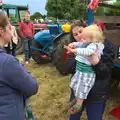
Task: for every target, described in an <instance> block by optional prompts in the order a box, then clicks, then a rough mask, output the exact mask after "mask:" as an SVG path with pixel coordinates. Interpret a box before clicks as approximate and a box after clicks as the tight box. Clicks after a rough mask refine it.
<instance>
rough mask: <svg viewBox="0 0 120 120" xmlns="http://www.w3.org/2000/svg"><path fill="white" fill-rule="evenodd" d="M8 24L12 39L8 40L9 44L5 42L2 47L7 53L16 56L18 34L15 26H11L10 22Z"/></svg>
mask: <svg viewBox="0 0 120 120" xmlns="http://www.w3.org/2000/svg"><path fill="white" fill-rule="evenodd" d="M10 26H11V33H12V39H11V41H10V42H9V44H6V45H5V46H4V47H5V49H6V52H7V53H8V54H11V55H13V56H16V54H15V49H16V46H17V44H18V34H17V31H16V28H15V26H13V25H12V24H10Z"/></svg>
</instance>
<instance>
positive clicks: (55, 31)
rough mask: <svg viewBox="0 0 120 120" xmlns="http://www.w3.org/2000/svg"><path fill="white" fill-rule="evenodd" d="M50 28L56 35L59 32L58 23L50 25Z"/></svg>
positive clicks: (51, 32)
mask: <svg viewBox="0 0 120 120" xmlns="http://www.w3.org/2000/svg"><path fill="white" fill-rule="evenodd" d="M48 29H49V31H50V34H51V35H53V36H56V35H58V34H59V30H58V25H49V26H48Z"/></svg>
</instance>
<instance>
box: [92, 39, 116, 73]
mask: <svg viewBox="0 0 120 120" xmlns="http://www.w3.org/2000/svg"><path fill="white" fill-rule="evenodd" d="M104 45H105V48H104V51H103V55H102V56H101V60H99V59H98V55H97V52H96V53H95V54H93V55H92V60H91V63H92V64H93V67H94V69H95V71H96V74H97V75H98V74H101V75H108V74H111V71H112V68H113V67H114V57H115V54H116V50H117V47H116V46H115V45H114V44H112V43H111V42H109V41H107V40H105V43H104Z"/></svg>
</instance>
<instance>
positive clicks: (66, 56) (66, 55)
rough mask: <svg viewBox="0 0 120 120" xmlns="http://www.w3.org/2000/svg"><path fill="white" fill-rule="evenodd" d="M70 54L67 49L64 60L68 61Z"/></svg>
mask: <svg viewBox="0 0 120 120" xmlns="http://www.w3.org/2000/svg"><path fill="white" fill-rule="evenodd" d="M68 56H69V53H67V51H66V52H65V54H64V58H63V59H64V62H66V61H67V58H68Z"/></svg>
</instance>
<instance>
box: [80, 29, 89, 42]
mask: <svg viewBox="0 0 120 120" xmlns="http://www.w3.org/2000/svg"><path fill="white" fill-rule="evenodd" d="M90 33H91V32H90V31H88V30H83V32H82V33H81V42H83V43H87V42H91V40H90V35H91V34H90Z"/></svg>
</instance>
